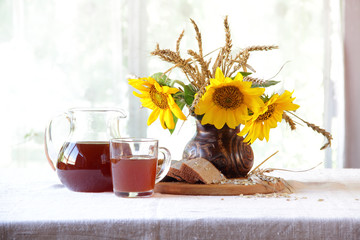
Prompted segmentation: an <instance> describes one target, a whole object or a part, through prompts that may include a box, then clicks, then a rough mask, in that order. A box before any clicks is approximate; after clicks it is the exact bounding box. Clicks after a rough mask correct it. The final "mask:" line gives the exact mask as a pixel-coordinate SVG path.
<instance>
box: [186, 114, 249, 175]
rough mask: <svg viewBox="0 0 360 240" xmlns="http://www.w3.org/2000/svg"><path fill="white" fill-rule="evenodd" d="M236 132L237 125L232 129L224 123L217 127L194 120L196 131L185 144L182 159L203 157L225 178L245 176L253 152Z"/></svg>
mask: <svg viewBox="0 0 360 240" xmlns="http://www.w3.org/2000/svg"><path fill="white" fill-rule="evenodd" d="M238 132H239V127H237V128H235V129H232V128H229V127H228V126H227V125H226V124H225V126H224V127H223V128H221V129H217V128H215V126H213V125H210V124H206V125H201V123H200V121H199V120H196V133H195V135H194V137H193V138H192V139H191V140H190V141H189V142H188V143H187V145H186V146H185V149H184V152H183V159H194V158H199V157H201V158H205V159H207V160H209V161H210V162H211V163H212V164H214V165H215V167H216V168H217V169H219V170H220V171H221V172H222V173H223V174H224V175H225V176H226V177H227V178H238V177H245V176H246V174H247V173H248V172H249V171H250V169H251V168H252V166H253V164H254V154H253V151H252V148H251V146H250V145H249V144H247V143H244V142H243V140H244V138H243V137H240V136H238V135H237V133H238Z"/></svg>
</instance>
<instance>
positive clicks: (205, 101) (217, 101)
mask: <svg viewBox="0 0 360 240" xmlns="http://www.w3.org/2000/svg"><path fill="white" fill-rule="evenodd" d="M264 91H265V89H264V88H251V82H244V81H243V76H242V75H241V73H238V74H237V75H236V77H235V78H234V79H231V78H229V77H225V76H224V74H223V73H222V71H221V69H220V68H217V69H216V72H215V78H214V79H210V84H209V85H208V86H207V87H206V92H205V94H204V95H203V96H202V97H201V99H200V101H199V103H198V104H197V105H196V106H195V113H196V114H197V115H204V116H203V118H202V120H201V124H203V125H205V124H212V125H214V126H215V127H216V128H217V129H221V128H222V127H223V126H224V125H225V123H226V124H227V125H228V127H230V128H235V127H237V126H238V125H239V124H241V123H242V124H245V122H246V120H248V119H249V118H250V116H249V114H248V109H250V110H252V111H253V112H257V111H258V110H259V109H260V107H262V106H264V103H263V101H262V100H261V98H260V96H261V95H262V94H263V93H264Z"/></svg>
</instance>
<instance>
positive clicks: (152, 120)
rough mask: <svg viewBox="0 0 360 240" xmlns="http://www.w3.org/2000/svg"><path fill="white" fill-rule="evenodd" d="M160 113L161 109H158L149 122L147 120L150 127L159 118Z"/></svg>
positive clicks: (151, 115) (152, 113) (153, 112)
mask: <svg viewBox="0 0 360 240" xmlns="http://www.w3.org/2000/svg"><path fill="white" fill-rule="evenodd" d="M159 113H160V109H159V108H157V109H155V110H154V111H152V112H151V114H150V116H149V118H148V120H147V125H148V126H150V125H151V124H152V123H153V122H154V121H155V120H156V119H157V118H158V116H159Z"/></svg>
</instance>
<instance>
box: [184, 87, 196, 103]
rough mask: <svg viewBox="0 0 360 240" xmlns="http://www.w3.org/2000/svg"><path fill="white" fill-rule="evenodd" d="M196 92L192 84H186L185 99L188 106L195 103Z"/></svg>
mask: <svg viewBox="0 0 360 240" xmlns="http://www.w3.org/2000/svg"><path fill="white" fill-rule="evenodd" d="M195 94H196V90H195V89H194V87H193V86H192V85H191V84H188V85H185V86H184V100H185V103H186V104H187V105H188V106H191V104H192V103H193V101H194V97H195Z"/></svg>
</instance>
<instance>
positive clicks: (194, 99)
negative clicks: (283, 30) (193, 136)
mask: <svg viewBox="0 0 360 240" xmlns="http://www.w3.org/2000/svg"><path fill="white" fill-rule="evenodd" d="M190 20H191V23H192V24H193V26H194V29H195V33H196V40H197V43H198V51H194V50H188V51H187V53H188V55H189V56H188V57H182V56H181V55H180V42H181V39H182V38H183V36H184V31H183V32H182V33H181V34H180V36H179V38H178V39H177V42H176V49H175V51H172V50H170V49H160V47H159V45H157V46H156V49H155V50H154V51H153V52H151V55H154V56H158V57H159V58H160V59H161V60H163V61H166V62H169V63H172V64H173V66H172V67H171V68H170V69H168V70H166V71H165V72H163V73H156V74H154V75H152V76H150V77H145V78H138V79H129V84H130V85H131V86H133V87H134V88H136V89H137V90H138V91H139V92H134V95H135V96H137V97H139V98H140V101H141V103H142V106H143V107H146V108H149V109H151V110H152V112H151V114H150V116H149V118H148V121H147V124H148V125H150V124H152V123H153V122H154V121H155V120H156V119H157V118H159V117H160V122H161V125H162V127H163V128H164V129H169V130H170V132H171V133H172V132H173V131H174V128H175V126H176V123H177V121H178V119H181V120H186V119H187V116H185V114H184V113H183V111H182V110H183V108H184V106H187V108H188V109H189V113H190V115H192V116H194V117H196V118H197V119H198V120H199V121H201V124H202V125H205V124H211V125H214V126H215V127H216V128H217V129H221V128H223V127H224V125H225V124H226V125H227V126H228V127H229V128H236V127H238V126H239V125H240V124H242V125H244V127H243V128H242V129H241V131H239V133H238V135H240V136H243V137H245V139H244V141H245V142H248V143H249V144H252V143H253V142H254V141H255V140H256V139H259V140H264V139H266V141H268V140H269V134H270V130H271V129H272V128H276V127H277V124H278V123H279V122H281V121H282V120H284V122H285V123H287V124H289V125H290V127H291V130H294V129H295V128H296V123H295V121H294V120H293V118H294V117H295V118H297V119H298V120H300V121H302V122H304V123H305V124H306V125H307V126H308V127H310V128H312V129H313V130H314V131H316V132H318V133H320V134H322V135H323V136H324V137H326V139H327V143H326V144H325V145H324V146H323V147H322V148H321V149H325V148H326V147H328V146H331V140H332V136H331V134H330V133H328V132H327V131H325V130H324V129H322V128H320V127H318V126H316V125H314V124H312V123H309V122H307V121H305V120H303V119H302V118H300V117H299V116H297V115H296V114H295V113H294V111H295V110H296V109H298V108H299V105H297V104H295V103H294V100H295V98H294V97H293V96H292V95H293V91H292V92H290V91H288V90H285V91H284V92H283V93H273V94H271V95H267V94H266V93H265V88H268V87H271V86H274V85H276V84H277V83H278V81H274V80H263V79H259V78H254V77H252V73H254V72H255V70H254V68H253V67H251V66H250V65H249V64H248V63H247V62H248V59H249V57H250V54H251V53H252V52H254V51H269V50H273V49H277V48H278V47H277V46H251V47H247V48H245V49H241V50H240V51H239V52H237V53H233V52H232V39H231V33H230V27H229V23H228V19H227V17H225V19H224V29H225V45H224V46H223V47H220V48H218V49H216V50H215V51H213V52H211V53H209V54H206V55H204V53H203V48H202V38H201V33H200V31H199V28H198V26H197V24H196V23H195V21H194V20H192V19H190ZM215 52H218V54H217V57H216V58H215V59H212V58H208V57H209V56H210V55H211V54H214V53H215ZM174 68H179V69H181V70H182V72H183V73H184V75H185V77H186V79H187V81H188V83H187V84H186V83H185V82H183V81H179V80H171V79H170V78H169V77H168V76H167V74H168V73H170V72H171V71H172V70H173V69H174Z"/></svg>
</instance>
